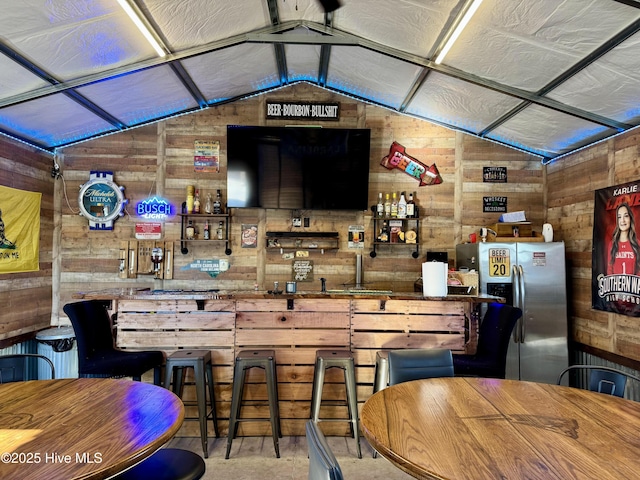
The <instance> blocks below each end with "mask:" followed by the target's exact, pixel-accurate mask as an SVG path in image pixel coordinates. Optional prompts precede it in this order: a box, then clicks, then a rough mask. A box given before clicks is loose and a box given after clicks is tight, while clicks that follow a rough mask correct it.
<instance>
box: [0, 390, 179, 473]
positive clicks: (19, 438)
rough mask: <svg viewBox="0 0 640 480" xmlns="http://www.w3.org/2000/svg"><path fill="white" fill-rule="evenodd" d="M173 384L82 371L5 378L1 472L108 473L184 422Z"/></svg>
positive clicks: (0, 404)
mask: <svg viewBox="0 0 640 480" xmlns="http://www.w3.org/2000/svg"><path fill="white" fill-rule="evenodd" d="M183 419H184V404H183V403H182V401H181V400H180V399H179V398H178V397H177V396H176V395H174V394H173V393H172V392H170V391H169V390H166V389H164V388H161V387H157V386H155V385H151V384H148V383H142V382H133V381H131V380H116V379H104V378H75V379H60V380H34V381H29V382H16V383H6V384H2V385H0V478H20V479H27V478H33V479H45V478H47V479H54V478H55V479H63V478H64V479H72V478H73V479H75V478H82V479H101V478H107V477H110V476H112V475H114V474H116V473H118V472H120V471H122V470H124V469H126V468H127V467H129V466H131V465H134V464H135V463H137V462H139V461H140V460H142V459H144V458H145V457H148V456H149V455H151V454H152V453H153V452H155V451H156V450H157V449H158V448H159V447H161V446H162V445H163V444H164V443H166V442H167V441H168V440H170V439H171V438H172V437H173V436H174V435H175V433H176V432H177V431H178V429H179V428H180V426H181V425H182V421H183Z"/></svg>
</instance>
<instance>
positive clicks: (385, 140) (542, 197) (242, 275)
mask: <svg viewBox="0 0 640 480" xmlns="http://www.w3.org/2000/svg"><path fill="white" fill-rule="evenodd" d="M267 99H269V100H298V101H305V100H306V101H338V102H340V104H341V120H340V122H338V123H337V124H336V123H327V124H326V125H327V126H328V127H335V126H340V127H366V128H371V129H372V145H371V147H372V149H371V167H370V179H371V188H370V191H369V203H371V204H373V203H374V202H375V199H376V198H377V193H378V192H379V191H381V192H391V191H394V190H395V191H401V190H406V191H415V192H416V193H417V202H418V204H419V205H420V207H421V209H422V214H423V215H424V217H425V218H424V221H423V222H422V224H421V232H420V233H421V238H422V240H423V245H422V246H421V249H420V252H421V256H420V258H419V259H417V260H415V259H413V258H412V257H411V256H410V254H409V253H408V252H405V251H402V247H400V248H398V249H396V250H393V251H387V252H383V251H380V252H379V255H378V256H377V257H376V258H371V257H369V255H368V254H369V251H370V245H371V243H370V242H371V239H372V236H373V232H372V231H371V229H372V222H371V217H370V215H369V213H368V212H361V213H350V214H348V213H337V212H330V213H319V212H306V213H305V215H308V216H309V217H310V219H311V226H310V227H309V228H308V229H307V230H313V231H339V232H340V234H341V244H340V249H339V250H337V251H332V252H330V253H329V252H328V253H325V255H320V254H319V253H312V256H311V259H312V260H313V261H314V265H315V272H314V278H315V279H316V280H315V281H314V282H313V283H311V284H308V285H300V286H299V289H318V288H319V281H318V280H317V278H319V277H322V276H324V277H326V278H327V279H329V286H330V287H332V286H333V287H335V286H338V285H340V284H341V283H343V282H351V281H353V279H354V278H355V255H356V253H359V251H356V250H353V249H349V248H348V245H347V242H346V229H347V228H348V226H349V225H352V224H363V225H364V226H365V228H367V232H366V244H365V249H364V250H363V251H362V253H363V259H364V270H365V282H372V283H370V284H369V285H370V286H371V287H372V288H393V289H395V290H411V289H412V283H413V280H414V279H415V278H417V277H418V275H419V274H420V263H421V262H422V261H423V259H424V254H425V253H426V252H427V251H428V250H437V251H441V250H444V251H448V252H449V254H450V256H452V255H453V252H454V249H455V244H456V243H459V242H461V241H464V240H466V239H467V238H468V235H469V233H471V232H473V231H476V230H477V229H478V228H479V227H480V226H484V225H488V224H491V223H494V222H495V221H496V220H497V218H496V217H497V216H496V215H495V214H484V213H482V197H483V196H489V195H500V196H506V197H507V198H508V205H509V210H510V211H513V210H525V211H526V213H527V217H528V219H529V220H531V221H532V223H533V225H534V229H538V230H539V229H540V226H541V225H542V223H544V222H545V221H549V222H550V223H552V224H553V225H554V230H555V237H556V239H558V240H564V241H565V242H566V245H567V256H568V266H569V269H568V271H569V299H570V305H569V306H570V317H571V329H572V332H571V333H572V337H573V339H575V340H577V341H579V342H581V343H583V344H586V345H589V346H593V347H596V348H599V349H602V350H604V351H606V352H611V353H615V354H618V355H621V356H623V357H626V358H630V359H634V360H640V333H639V332H640V329H638V328H637V320H636V319H634V318H631V317H626V316H622V315H616V314H612V313H606V312H600V311H595V310H592V309H591V298H590V295H591V293H590V292H591V291H590V280H591V247H592V240H591V237H592V228H593V224H592V223H593V198H594V191H595V190H597V189H600V188H604V187H608V186H611V185H616V184H618V183H624V182H628V181H632V180H636V179H638V178H639V177H640V172H639V169H640V167H639V158H640V155H639V153H640V152H639V151H638V149H639V144H640V134H639V133H638V132H630V133H628V134H625V135H621V136H619V137H616V138H615V139H611V140H609V141H607V142H603V143H600V144H598V145H595V146H592V147H590V148H587V149H585V150H582V151H580V152H578V153H576V154H574V155H571V156H568V157H566V158H563V159H561V160H558V161H556V162H553V163H551V164H550V165H549V166H547V167H546V168H545V167H542V166H541V164H540V162H539V160H538V159H537V158H535V157H532V156H530V155H527V154H524V153H521V152H518V151H516V150H512V149H509V148H505V147H502V146H499V145H496V144H494V143H492V142H488V141H483V140H480V139H477V138H474V137H471V136H468V135H464V134H462V133H456V132H453V131H450V130H447V129H445V128H442V127H439V126H435V125H432V124H430V123H428V122H424V121H421V120H417V119H413V118H410V117H405V116H401V115H398V114H395V113H393V112H390V111H388V110H385V109H382V108H379V107H375V106H371V105H367V104H364V103H361V102H357V101H355V100H352V99H349V98H345V97H342V96H339V95H335V94H332V93H331V92H327V91H325V90H322V89H318V88H315V87H313V86H310V85H296V86H293V87H289V88H286V89H282V90H280V91H278V92H275V93H271V94H268V95H264V96H262V97H254V98H251V99H248V100H243V101H239V102H235V103H233V104H229V105H224V106H220V107H214V108H210V109H207V110H204V111H202V112H199V113H196V114H193V115H188V116H182V117H177V118H175V119H171V120H167V121H164V122H161V123H158V124H155V125H151V126H146V127H141V128H138V129H135V130H131V131H128V132H124V133H120V134H116V135H111V136H107V137H103V138H100V139H96V140H92V141H89V142H85V143H81V144H79V145H77V146H73V147H69V148H66V149H65V150H64V152H63V154H64V159H63V161H62V162H61V163H62V167H63V174H64V179H65V182H64V183H63V182H62V181H61V180H58V181H56V182H54V181H53V179H52V178H51V176H50V169H51V165H52V162H51V157H50V156H48V155H46V154H43V153H40V152H38V151H35V150H33V149H30V148H29V147H26V146H24V145H22V144H18V143H14V142H12V141H10V140H7V139H5V138H0V184H1V185H6V186H10V187H14V188H22V189H25V190H33V191H41V192H42V193H43V197H42V214H41V226H42V228H41V239H40V244H41V251H40V271H39V272H34V273H28V274H9V275H1V276H0V305H2V306H3V307H5V308H2V309H0V340H2V339H7V338H12V337H15V336H17V335H20V334H22V333H26V332H30V331H34V330H37V329H39V328H45V327H46V326H48V324H49V319H50V317H52V319H53V323H54V324H56V323H57V322H58V314H59V313H60V312H61V307H62V305H64V303H66V302H68V301H72V294H73V293H74V292H76V291H83V290H99V289H104V288H112V287H123V286H126V287H130V286H149V287H152V288H223V289H227V288H229V289H251V288H253V285H254V283H255V282H256V281H257V282H258V283H259V285H260V288H269V287H270V286H271V285H272V283H271V282H273V281H274V280H279V281H282V282H284V281H286V280H288V279H289V278H290V271H291V261H289V260H286V261H285V260H283V259H282V258H280V257H279V256H278V255H277V254H273V253H266V252H265V250H264V249H263V248H257V249H243V248H240V243H239V240H238V238H239V233H240V225H241V224H242V223H256V224H258V225H259V228H260V236H259V247H263V246H264V244H265V240H264V232H265V231H267V229H268V230H290V229H291V226H290V217H291V212H288V211H276V210H267V211H265V210H234V212H233V220H232V221H233V224H232V236H233V243H232V249H233V254H232V255H231V256H230V257H226V256H225V255H224V253H223V252H222V251H220V250H215V249H211V248H209V247H206V248H203V247H197V248H193V249H191V252H190V253H189V254H188V255H186V256H182V255H181V254H180V253H179V251H178V249H177V247H176V260H177V264H176V268H175V272H174V273H175V280H170V281H169V280H167V281H161V280H152V279H151V278H149V277H139V278H138V279H137V280H121V279H119V278H118V275H117V271H118V246H119V241H120V240H124V239H130V238H133V236H134V225H135V221H134V219H133V218H131V217H130V216H128V215H127V216H125V217H124V218H122V219H120V220H118V221H117V222H116V225H115V229H114V230H113V231H111V232H90V231H89V229H88V225H87V221H86V220H85V219H84V218H82V217H80V216H79V215H78V214H77V212H78V202H77V192H78V187H79V186H80V185H82V184H83V183H85V182H86V181H87V180H88V178H89V171H90V170H92V169H102V170H113V171H114V172H115V178H116V180H117V183H118V184H120V185H123V186H125V194H126V197H127V198H128V199H129V200H130V202H131V204H135V202H137V201H139V200H141V199H143V198H146V197H147V196H149V195H150V194H161V195H163V196H165V197H167V198H168V199H170V200H172V201H174V202H175V203H181V202H182V201H183V197H184V192H185V189H186V186H187V185H189V184H196V185H197V186H198V187H199V188H200V189H201V192H202V193H204V194H206V193H207V192H208V191H215V190H216V189H218V188H219V189H221V190H222V191H223V192H224V193H225V196H226V141H225V132H226V125H227V124H251V125H267V124H269V125H272V124H277V123H278V122H274V121H269V122H267V121H266V120H265V113H264V102H265V101H266V100H267ZM287 123H292V122H287ZM196 139H211V140H219V141H220V144H221V164H222V168H221V171H220V173H206V174H196V173H195V172H194V169H193V141H194V140H196ZM392 141H397V142H399V143H400V144H402V145H404V146H405V147H406V149H407V153H409V154H410V155H412V156H414V157H416V158H417V159H419V160H420V161H422V162H423V163H426V164H432V163H435V164H436V165H437V166H438V168H439V170H440V172H441V174H442V176H443V179H444V183H443V184H442V185H438V186H429V187H418V186H417V183H416V182H414V181H413V180H411V179H410V178H409V177H408V176H406V175H405V174H403V173H401V172H398V171H388V170H386V169H384V168H383V167H381V166H380V160H381V159H382V157H383V156H384V155H386V153H387V152H388V149H389V146H390V144H391V142H392ZM483 166H505V167H507V169H508V178H509V182H508V183H506V184H491V183H483V182H482V175H481V172H482V167H483ZM54 185H55V193H54ZM63 187H66V188H63ZM328 188H330V186H329V187H328ZM64 190H66V192H65V191H64ZM67 198H68V200H69V202H68V204H67V200H66V199H67ZM56 208H58V209H59V213H60V216H59V221H58V220H56V221H54V210H55V209H56ZM127 210H128V211H129V212H133V209H132V207H131V206H129V207H128V209H127ZM56 218H57V217H56ZM179 235H180V225H179V223H178V221H177V220H174V221H171V222H168V223H167V224H166V225H165V232H164V236H165V238H166V239H167V240H176V239H178V238H179ZM54 239H56V240H55V245H56V246H55V247H54ZM54 251H55V253H54ZM198 258H228V260H229V261H230V264H231V268H230V270H229V271H227V272H225V273H223V274H221V275H220V276H219V277H218V278H216V279H212V278H210V277H208V275H206V274H203V273H200V272H197V271H194V270H182V267H185V266H187V265H188V264H189V263H190V262H191V261H192V260H194V259H198ZM52 285H53V287H52ZM52 288H53V308H54V310H55V311H54V313H53V316H52V315H51V312H50V309H51V306H52ZM7 306H8V308H7ZM60 320H61V321H62V322H63V323H66V317H64V315H62V318H61V319H60Z"/></svg>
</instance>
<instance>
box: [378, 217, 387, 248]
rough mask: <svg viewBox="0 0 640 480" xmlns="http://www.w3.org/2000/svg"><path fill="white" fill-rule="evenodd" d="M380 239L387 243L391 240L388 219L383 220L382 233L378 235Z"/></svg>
mask: <svg viewBox="0 0 640 480" xmlns="http://www.w3.org/2000/svg"><path fill="white" fill-rule="evenodd" d="M378 241H379V242H385V243H386V242H388V241H389V227H388V225H387V221H386V220H385V221H384V222H382V228H381V229H380V235H378Z"/></svg>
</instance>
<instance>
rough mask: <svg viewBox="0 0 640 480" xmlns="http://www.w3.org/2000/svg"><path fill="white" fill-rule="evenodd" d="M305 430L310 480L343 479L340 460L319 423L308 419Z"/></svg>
mask: <svg viewBox="0 0 640 480" xmlns="http://www.w3.org/2000/svg"><path fill="white" fill-rule="evenodd" d="M305 432H306V437H307V447H308V449H309V476H308V478H309V480H343V479H344V476H343V475H342V470H341V469H340V465H339V464H338V460H336V457H335V455H334V454H333V452H332V451H331V448H330V447H329V444H328V443H327V439H326V438H325V436H324V434H323V433H322V430H320V427H318V424H317V423H316V422H314V421H313V420H307V423H306V424H305Z"/></svg>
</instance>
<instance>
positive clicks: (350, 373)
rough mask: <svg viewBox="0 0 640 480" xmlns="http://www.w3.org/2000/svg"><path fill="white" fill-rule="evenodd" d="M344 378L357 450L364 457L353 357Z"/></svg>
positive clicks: (345, 370)
mask: <svg viewBox="0 0 640 480" xmlns="http://www.w3.org/2000/svg"><path fill="white" fill-rule="evenodd" d="M344 380H345V386H346V390H347V403H348V405H349V419H350V422H351V432H352V434H353V438H355V440H356V451H357V452H358V458H362V451H361V450H360V431H359V429H358V423H359V422H358V400H357V397H356V370H355V366H354V364H353V358H352V359H350V360H349V363H348V365H347V366H346V367H345V369H344Z"/></svg>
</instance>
